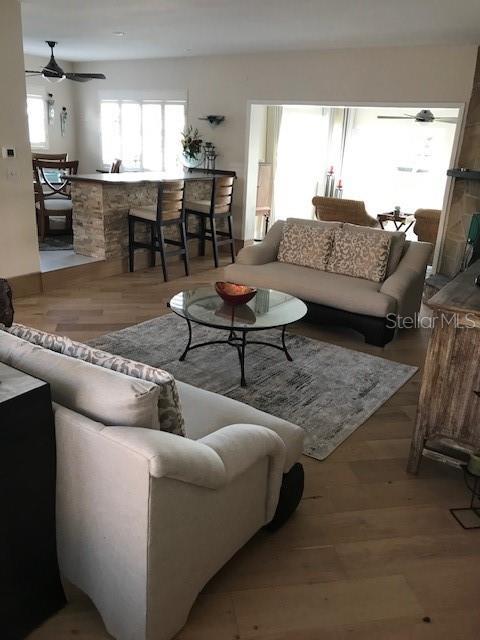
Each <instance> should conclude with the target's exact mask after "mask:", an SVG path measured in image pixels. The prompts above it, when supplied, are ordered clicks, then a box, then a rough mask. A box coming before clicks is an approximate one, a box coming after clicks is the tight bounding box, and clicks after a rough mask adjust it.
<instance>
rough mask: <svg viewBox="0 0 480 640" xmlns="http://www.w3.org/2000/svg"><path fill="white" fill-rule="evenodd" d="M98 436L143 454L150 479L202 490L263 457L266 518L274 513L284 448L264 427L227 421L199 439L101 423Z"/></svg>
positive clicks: (228, 479) (215, 486)
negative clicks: (266, 464)
mask: <svg viewBox="0 0 480 640" xmlns="http://www.w3.org/2000/svg"><path fill="white" fill-rule="evenodd" d="M102 435H103V436H104V437H107V438H110V439H111V440H112V441H114V442H116V443H117V444H120V445H123V446H125V447H127V448H128V449H130V450H131V451H134V452H135V453H136V454H138V455H140V456H142V457H143V458H146V459H147V460H148V462H149V470H150V475H151V476H153V477H154V478H171V479H173V480H179V481H180V482H186V483H188V484H194V485H196V486H199V487H204V488H207V489H218V488H220V487H223V486H225V485H227V484H229V483H230V482H232V481H233V480H234V479H235V478H237V477H238V476H239V475H241V474H242V473H243V472H244V471H246V470H247V469H248V468H249V467H251V466H252V465H253V464H255V463H256V462H258V461H259V460H261V459H262V458H266V457H268V458H270V464H269V472H268V473H269V481H268V495H267V502H266V518H267V521H268V520H270V519H271V518H272V517H273V515H274V513H275V509H276V506H277V502H278V496H279V492H280V486H281V481H282V476H283V467H284V464H285V454H286V451H285V444H284V443H283V440H282V439H281V438H280V436H278V435H277V434H276V433H274V432H273V431H271V430H270V429H267V428H266V427H260V426H258V425H253V424H232V425H228V426H226V427H223V428H222V429H219V430H218V431H214V432H213V433H211V434H209V435H207V436H205V437H204V438H202V439H201V440H189V439H188V438H182V437H181V436H177V435H174V434H171V433H166V432H164V431H156V430H154V429H140V428H138V427H105V429H103V430H102Z"/></svg>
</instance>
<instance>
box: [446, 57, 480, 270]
mask: <svg viewBox="0 0 480 640" xmlns="http://www.w3.org/2000/svg"><path fill="white" fill-rule="evenodd" d="M458 166H459V167H462V168H466V169H470V170H471V172H470V173H469V172H463V173H461V174H459V173H458V172H457V174H456V175H455V177H454V180H455V184H454V187H453V193H452V199H451V203H450V207H449V209H448V211H447V221H446V229H445V239H444V244H443V248H442V254H441V259H440V266H439V272H440V273H442V274H444V275H446V276H449V277H452V276H454V275H456V274H457V273H458V271H459V269H460V265H461V262H462V258H463V254H464V251H465V243H466V240H467V234H468V229H469V227H470V220H471V217H472V214H473V213H480V49H479V52H478V55H477V66H476V69H475V77H474V81H473V88H472V96H471V98H470V104H469V107H468V112H467V118H466V124H465V132H464V135H463V140H462V143H461V146H460V153H459V158H458Z"/></svg>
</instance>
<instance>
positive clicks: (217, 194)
mask: <svg viewBox="0 0 480 640" xmlns="http://www.w3.org/2000/svg"><path fill="white" fill-rule="evenodd" d="M234 180H235V178H234V177H233V176H215V177H214V178H213V181H212V183H213V184H212V195H211V198H210V201H208V200H194V201H190V202H189V201H187V202H185V214H186V216H187V227H188V217H189V216H190V215H194V216H197V218H199V219H200V231H198V232H187V237H188V238H197V239H198V240H199V254H200V255H201V256H204V255H205V241H206V240H208V241H210V242H211V243H212V247H213V259H214V262H215V266H216V267H218V264H219V263H218V248H219V246H221V245H224V244H228V245H229V246H230V253H231V256H232V262H235V245H234V242H235V241H234V239H233V225H232V197H233V182H234ZM218 220H226V221H227V226H228V231H219V230H218V229H217V221H218ZM207 222H208V226H207Z"/></svg>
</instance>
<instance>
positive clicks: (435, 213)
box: [413, 209, 442, 264]
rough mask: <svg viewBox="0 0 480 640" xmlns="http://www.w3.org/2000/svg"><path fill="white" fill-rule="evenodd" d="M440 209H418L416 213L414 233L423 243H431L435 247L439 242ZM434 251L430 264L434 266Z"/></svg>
mask: <svg viewBox="0 0 480 640" xmlns="http://www.w3.org/2000/svg"><path fill="white" fill-rule="evenodd" d="M441 213H442V212H441V211H440V209H417V210H416V211H415V226H414V227H413V231H414V233H415V234H416V236H417V238H418V239H419V240H420V241H422V242H430V244H432V245H433V247H435V244H436V242H437V234H438V225H439V224H440V214H441ZM432 258H433V250H432V252H431V254H430V258H429V261H428V264H432Z"/></svg>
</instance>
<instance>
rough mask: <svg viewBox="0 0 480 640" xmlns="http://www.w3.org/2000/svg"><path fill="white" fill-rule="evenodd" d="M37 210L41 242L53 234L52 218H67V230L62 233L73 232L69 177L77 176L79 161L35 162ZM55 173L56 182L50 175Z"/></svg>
mask: <svg viewBox="0 0 480 640" xmlns="http://www.w3.org/2000/svg"><path fill="white" fill-rule="evenodd" d="M33 171H34V194H35V209H36V212H37V224H38V232H39V237H40V240H44V239H45V236H46V235H47V234H49V233H51V230H50V218H51V217H52V218H53V217H65V228H64V229H62V230H61V233H65V231H67V232H71V231H72V199H71V194H70V183H69V180H68V178H69V176H71V175H76V173H77V171H78V160H73V161H69V162H66V161H57V160H49V161H47V160H34V161H33ZM51 172H55V176H56V180H58V181H56V180H52V179H51V177H50V173H51Z"/></svg>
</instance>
